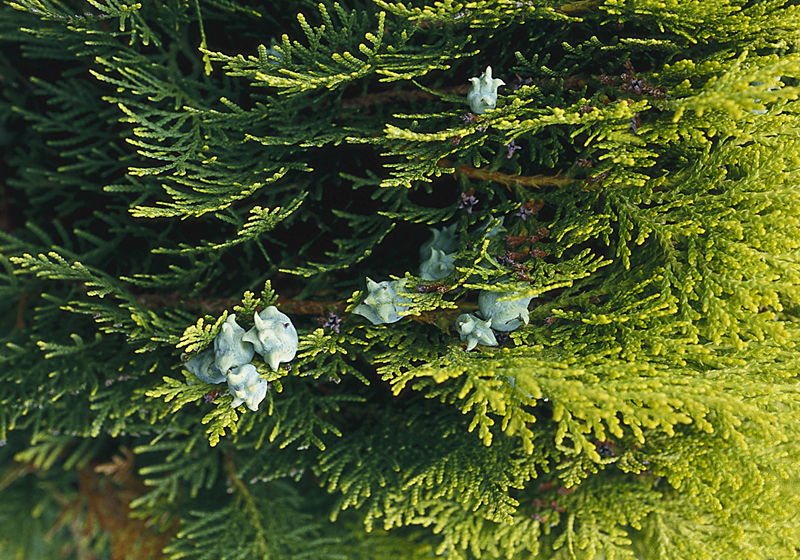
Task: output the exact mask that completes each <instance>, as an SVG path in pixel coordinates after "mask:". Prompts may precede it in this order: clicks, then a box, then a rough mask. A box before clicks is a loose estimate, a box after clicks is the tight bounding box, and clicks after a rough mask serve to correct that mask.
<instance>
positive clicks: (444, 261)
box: [419, 247, 456, 282]
mask: <svg viewBox="0 0 800 560" xmlns="http://www.w3.org/2000/svg"><path fill="white" fill-rule="evenodd" d="M455 262H456V257H455V254H452V255H445V254H444V251H440V250H439V249H435V248H433V247H431V248H430V254H429V256H428V259H427V260H426V261H424V262H423V263H422V264H421V265H420V266H419V277H420V278H421V279H423V280H425V281H426V282H436V281H437V280H441V279H442V278H444V277H445V276H447V275H449V274H450V273H451V272H453V271H454V270H455V269H456V265H455Z"/></svg>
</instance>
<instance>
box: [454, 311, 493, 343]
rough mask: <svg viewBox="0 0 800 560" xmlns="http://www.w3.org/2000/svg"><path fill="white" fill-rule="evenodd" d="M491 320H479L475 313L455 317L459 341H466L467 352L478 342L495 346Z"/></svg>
mask: <svg viewBox="0 0 800 560" xmlns="http://www.w3.org/2000/svg"><path fill="white" fill-rule="evenodd" d="M491 327H492V321H491V319H490V320H488V321H481V320H480V319H478V318H477V317H476V316H475V315H469V314H467V313H464V314H463V315H459V317H458V319H456V331H458V334H459V335H461V341H462V342H466V343H467V352H469V351H470V350H472V349H473V348H475V347H476V346H477V345H478V344H483V345H484V346H497V339H496V338H495V336H494V333H493V332H492V328H491Z"/></svg>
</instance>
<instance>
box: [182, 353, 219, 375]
mask: <svg viewBox="0 0 800 560" xmlns="http://www.w3.org/2000/svg"><path fill="white" fill-rule="evenodd" d="M183 367H185V368H186V369H188V370H189V371H190V372H191V373H193V374H194V376H195V377H196V378H197V379H199V380H200V381H202V382H203V383H222V382H223V381H225V374H224V373H222V372H221V371H220V370H219V368H218V367H217V364H216V363H215V361H214V352H213V351H212V350H211V349H209V350H204V351H203V352H200V353H199V354H197V355H195V356H193V357H192V359H191V360H189V361H188V362H186V363H185V364H183Z"/></svg>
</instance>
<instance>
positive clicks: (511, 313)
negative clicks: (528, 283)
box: [478, 290, 533, 332]
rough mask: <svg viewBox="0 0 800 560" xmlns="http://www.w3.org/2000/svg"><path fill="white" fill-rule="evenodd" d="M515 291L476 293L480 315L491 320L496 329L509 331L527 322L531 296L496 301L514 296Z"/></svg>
mask: <svg viewBox="0 0 800 560" xmlns="http://www.w3.org/2000/svg"><path fill="white" fill-rule="evenodd" d="M515 294H516V292H487V291H485V290H484V291H481V293H480V294H479V295H478V308H479V309H480V314H481V317H483V318H484V319H485V320H487V321H491V322H492V328H493V329H494V330H496V331H502V332H510V331H513V330H514V329H517V328H519V327H520V326H522V325H523V324H525V325H527V324H528V304H529V303H530V302H531V300H532V299H533V296H527V297H521V298H517V299H509V300H505V301H498V300H499V299H502V298H507V297H509V296H514V295H515Z"/></svg>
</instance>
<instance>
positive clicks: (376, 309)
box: [353, 278, 411, 325]
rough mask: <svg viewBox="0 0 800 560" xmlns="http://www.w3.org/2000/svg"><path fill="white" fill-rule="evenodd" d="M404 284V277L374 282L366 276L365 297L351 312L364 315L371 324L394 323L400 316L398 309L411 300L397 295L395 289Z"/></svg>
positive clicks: (406, 306) (400, 287) (400, 309)
mask: <svg viewBox="0 0 800 560" xmlns="http://www.w3.org/2000/svg"><path fill="white" fill-rule="evenodd" d="M405 285H406V279H405V278H401V279H400V280H392V281H391V282H389V281H388V280H386V281H384V282H375V281H373V280H372V279H371V278H367V291H368V292H369V293H368V294H367V297H365V298H364V301H363V302H361V303H360V304H359V305H358V306H356V308H355V309H353V313H355V314H357V315H361V316H362V317H366V318H367V319H369V321H370V322H371V323H372V324H373V325H383V324H386V323H396V322H397V321H399V320H400V319H402V317H401V316H400V315H399V313H398V312H399V311H403V309H402V308H404V307H405V308H408V305H405V304H408V303H411V300H410V299H408V298H405V297H403V296H399V295H397V292H396V291H395V290H397V289H402V288H403V287H404V286H405Z"/></svg>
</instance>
